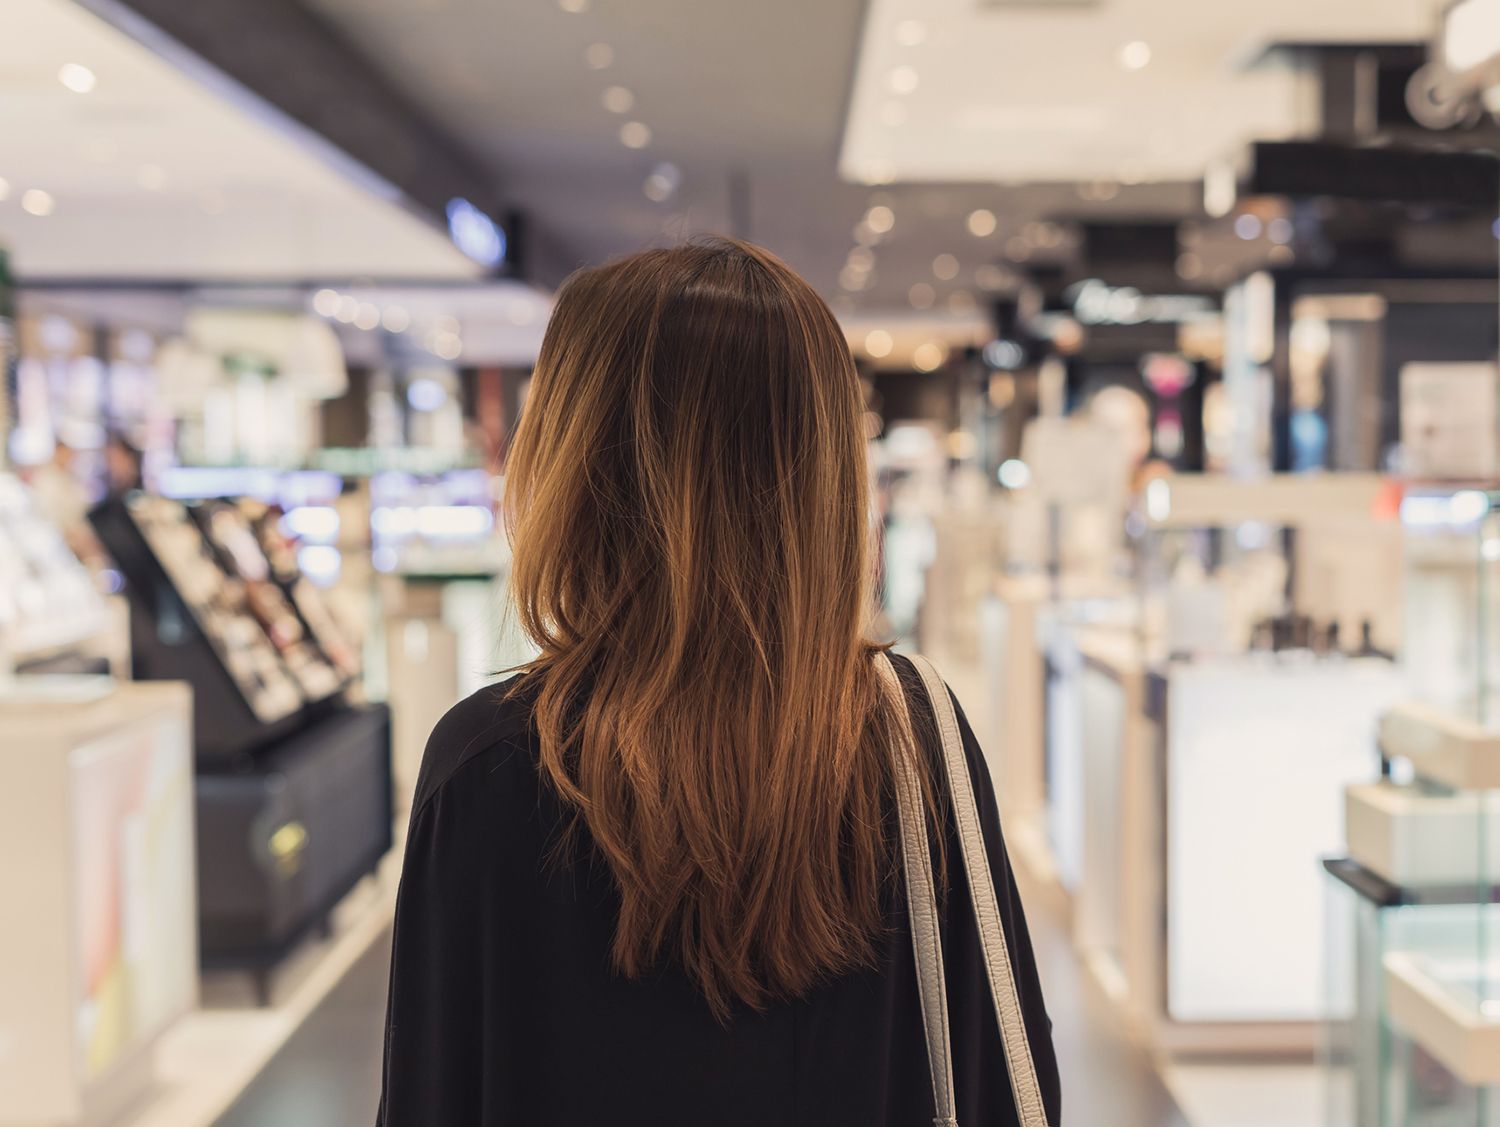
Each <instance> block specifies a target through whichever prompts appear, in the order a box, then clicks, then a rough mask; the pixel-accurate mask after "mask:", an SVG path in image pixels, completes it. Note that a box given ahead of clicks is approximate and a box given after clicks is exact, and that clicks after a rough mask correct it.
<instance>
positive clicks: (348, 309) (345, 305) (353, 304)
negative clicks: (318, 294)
mask: <svg viewBox="0 0 1500 1127" xmlns="http://www.w3.org/2000/svg"><path fill="white" fill-rule="evenodd" d="M333 315H334V316H335V317H337V318H338V319H339V320H340V321H342V322H344V324H346V325H348V324H352V323H353V321H354V318H355V317H357V316H359V301H358V299H357V298H353V297H350V296H349V295H348V294H344V295H343V296H342V297H340V298H339V304H338V308H337V309H335V310H334V311H333Z"/></svg>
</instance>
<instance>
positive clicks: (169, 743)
mask: <svg viewBox="0 0 1500 1127" xmlns="http://www.w3.org/2000/svg"><path fill="white" fill-rule="evenodd" d="M190 711H191V694H190V692H189V690H188V688H187V686H186V685H181V684H150V685H143V684H138V685H132V684H117V683H114V682H110V681H107V680H104V679H94V678H91V679H88V680H85V681H78V680H73V679H62V678H44V679H37V681H36V682H32V683H30V684H28V683H16V684H14V685H12V686H11V687H9V688H7V689H6V690H4V691H0V851H3V852H4V854H5V856H7V857H9V858H11V859H12V860H13V862H14V863H13V864H12V865H11V866H10V867H9V868H8V869H7V870H6V871H7V874H8V882H9V883H8V885H7V887H6V889H5V901H6V903H7V904H9V905H11V906H12V908H15V909H16V914H13V915H11V916H9V917H7V923H6V925H5V926H4V927H3V928H0V1045H3V1046H4V1051H3V1052H0V1124H36V1123H70V1122H76V1121H80V1120H87V1121H90V1122H99V1121H106V1120H109V1121H112V1119H113V1117H114V1116H115V1115H116V1114H118V1112H119V1111H120V1110H121V1109H122V1108H124V1107H126V1106H127V1105H129V1104H130V1103H132V1102H133V1101H134V1100H135V1099H137V1098H138V1097H139V1096H140V1095H141V1093H142V1092H143V1090H144V1088H145V1087H146V1086H148V1085H149V1083H150V1079H151V1069H150V1067H149V1065H148V1062H147V1059H146V1058H147V1056H148V1054H149V1053H150V1051H151V1048H152V1046H153V1044H154V1043H155V1042H156V1040H157V1039H158V1037H159V1036H160V1035H161V1034H162V1032H163V1031H164V1030H165V1029H166V1028H167V1027H168V1026H169V1025H171V1024H172V1023H173V1022H174V1021H175V1020H176V1019H178V1018H179V1017H180V1016H182V1015H183V1014H185V1013H186V1012H187V1011H189V1010H190V1009H192V1008H193V1007H194V1006H195V1005H196V1002H197V993H198V974H197V933H196V926H195V917H196V906H195V881H194V873H193V798H192V769H193V764H192V744H191V737H190V732H191V720H190Z"/></svg>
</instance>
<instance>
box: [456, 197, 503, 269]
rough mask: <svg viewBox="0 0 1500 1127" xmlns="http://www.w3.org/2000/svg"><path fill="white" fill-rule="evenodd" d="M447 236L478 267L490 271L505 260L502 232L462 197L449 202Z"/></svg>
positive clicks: (492, 221) (496, 224)
mask: <svg viewBox="0 0 1500 1127" xmlns="http://www.w3.org/2000/svg"><path fill="white" fill-rule="evenodd" d="M448 236H449V237H450V238H451V239H452V240H453V245H454V246H456V247H457V248H458V249H459V250H461V251H462V252H463V253H464V254H466V255H467V256H468V257H470V258H472V259H473V260H474V261H475V262H477V263H479V265H481V266H487V267H489V268H490V269H492V270H493V269H494V268H495V267H497V266H499V265H500V264H501V263H502V262H504V261H505V232H504V231H503V230H502V229H501V228H500V225H499V224H498V223H496V222H495V221H494V220H493V219H491V218H490V217H489V216H488V215H486V214H485V213H484V212H482V211H480V210H479V209H478V208H477V207H475V206H474V205H473V204H471V203H470V202H469V201H468V200H466V199H463V198H462V197H459V198H455V199H451V200H449V201H448Z"/></svg>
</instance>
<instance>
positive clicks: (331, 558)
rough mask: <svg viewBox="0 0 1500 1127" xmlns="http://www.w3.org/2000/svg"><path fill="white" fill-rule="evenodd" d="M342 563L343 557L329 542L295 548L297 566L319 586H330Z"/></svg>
mask: <svg viewBox="0 0 1500 1127" xmlns="http://www.w3.org/2000/svg"><path fill="white" fill-rule="evenodd" d="M343 563H344V557H343V556H341V555H340V554H339V550H338V549H337V548H335V547H333V546H332V545H330V544H304V545H303V546H302V547H300V548H298V549H297V566H298V567H299V568H301V569H302V574H303V575H305V576H307V578H308V579H309V580H311V581H312V582H313V583H314V584H315V585H316V586H319V587H332V586H333V584H334V583H335V582H337V580H338V577H339V569H340V568H341V567H342V566H343Z"/></svg>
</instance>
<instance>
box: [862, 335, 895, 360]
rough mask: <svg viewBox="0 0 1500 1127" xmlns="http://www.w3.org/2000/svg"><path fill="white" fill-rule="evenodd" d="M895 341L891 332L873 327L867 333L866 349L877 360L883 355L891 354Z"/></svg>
mask: <svg viewBox="0 0 1500 1127" xmlns="http://www.w3.org/2000/svg"><path fill="white" fill-rule="evenodd" d="M895 343H896V342H895V341H893V340H892V339H891V334H890V333H888V332H886V331H885V330H884V329H872V330H870V332H868V333H866V334H865V351H866V352H868V353H869V354H870V355H871V356H873V357H875V358H876V359H877V360H878V359H879V358H880V357H882V356H889V355H890V354H891V349H892V348H894V347H895Z"/></svg>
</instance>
